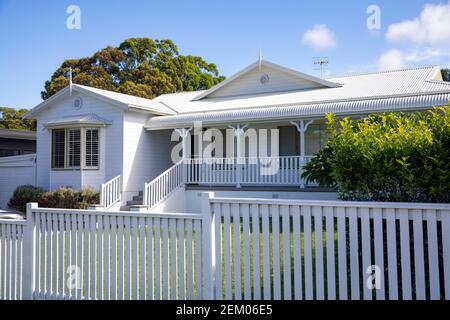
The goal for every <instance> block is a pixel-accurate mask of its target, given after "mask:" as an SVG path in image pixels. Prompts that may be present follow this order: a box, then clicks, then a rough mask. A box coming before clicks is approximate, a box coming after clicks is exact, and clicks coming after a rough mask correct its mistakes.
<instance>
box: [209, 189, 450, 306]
mask: <svg viewBox="0 0 450 320" xmlns="http://www.w3.org/2000/svg"><path fill="white" fill-rule="evenodd" d="M210 211H211V212H212V215H213V217H212V220H213V224H214V226H213V234H214V235H213V238H214V239H215V241H214V246H215V247H214V248H213V256H214V257H215V261H214V263H213V265H214V270H215V279H214V286H215V298H216V299H222V298H226V299H276V300H277V299H285V300H290V299H308V300H310V299H317V300H322V299H329V300H334V299H340V300H346V299H353V300H359V299H365V300H372V299H374V298H375V299H379V300H385V299H390V300H397V299H404V300H410V299H417V300H423V299H433V300H434V299H444V298H445V299H450V205H437V204H436V205H435V204H411V203H408V204H404V203H370V202H367V203H364V202H342V201H292V200H273V199H268V200H265V199H226V198H212V199H210ZM371 266H378V267H375V268H376V269H377V272H376V273H374V274H378V275H379V282H378V284H379V287H378V289H376V290H372V289H371V287H370V286H367V281H368V279H369V278H370V277H371V275H372V273H370V274H367V270H368V269H369V270H370V268H371ZM241 272H242V273H241ZM370 279H371V278H370Z"/></svg>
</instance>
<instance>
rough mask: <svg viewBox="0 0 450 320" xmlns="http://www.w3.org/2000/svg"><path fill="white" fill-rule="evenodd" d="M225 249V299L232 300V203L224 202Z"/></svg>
mask: <svg viewBox="0 0 450 320" xmlns="http://www.w3.org/2000/svg"><path fill="white" fill-rule="evenodd" d="M223 239H224V240H223V242H224V246H223V250H224V255H223V256H224V260H225V261H224V263H225V299H227V300H231V290H232V287H231V286H232V280H231V252H232V248H231V226H230V204H229V203H224V204H223Z"/></svg>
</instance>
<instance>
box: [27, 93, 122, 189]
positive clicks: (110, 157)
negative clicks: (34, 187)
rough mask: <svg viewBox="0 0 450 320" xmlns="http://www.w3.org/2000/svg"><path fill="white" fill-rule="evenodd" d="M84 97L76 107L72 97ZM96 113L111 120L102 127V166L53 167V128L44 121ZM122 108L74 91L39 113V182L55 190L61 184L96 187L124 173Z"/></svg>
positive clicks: (41, 185)
mask: <svg viewBox="0 0 450 320" xmlns="http://www.w3.org/2000/svg"><path fill="white" fill-rule="evenodd" d="M77 97H81V98H82V99H83V106H82V108H81V109H76V108H74V105H73V101H74V100H75V99H76V98H77ZM85 114H97V115H101V117H102V118H104V119H107V120H108V121H110V122H111V125H108V126H106V127H104V128H102V129H101V130H100V162H99V163H100V168H99V170H86V171H84V172H83V174H81V172H80V171H79V170H51V131H50V130H48V129H47V128H45V127H44V124H46V123H48V122H51V121H56V120H58V119H61V118H65V117H70V116H82V115H85ZM122 128H123V111H122V110H120V109H119V108H116V107H114V106H112V105H111V104H108V103H106V102H104V101H101V100H98V99H95V98H92V97H89V96H86V95H84V94H78V93H77V94H74V95H73V96H71V97H66V98H64V99H60V100H58V101H55V102H54V103H53V104H52V105H51V106H50V107H49V108H46V109H45V110H43V111H42V112H40V113H39V114H38V116H37V151H36V154H37V172H38V176H37V184H38V186H40V187H43V188H45V189H50V190H54V189H56V188H58V187H61V186H72V187H74V188H80V187H84V186H86V187H87V186H90V187H93V188H95V189H98V188H99V187H100V184H101V183H104V182H105V181H107V180H108V179H110V178H112V177H114V176H116V175H118V174H121V172H122V157H121V156H120V155H122V153H123V143H122V141H123V135H122V132H123V130H122Z"/></svg>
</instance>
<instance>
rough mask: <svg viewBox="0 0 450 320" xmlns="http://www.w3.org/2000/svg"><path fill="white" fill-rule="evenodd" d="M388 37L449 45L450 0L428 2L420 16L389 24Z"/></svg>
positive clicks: (406, 41)
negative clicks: (440, 2)
mask: <svg viewBox="0 0 450 320" xmlns="http://www.w3.org/2000/svg"><path fill="white" fill-rule="evenodd" d="M386 39H388V40H389V41H391V42H394V43H406V44H416V45H432V46H441V45H445V46H448V45H449V43H450V2H449V3H448V4H427V5H425V7H424V8H423V10H422V12H421V13H420V16H419V17H417V18H414V19H412V20H406V21H402V22H400V23H395V24H392V25H390V26H389V28H388V31H387V33H386Z"/></svg>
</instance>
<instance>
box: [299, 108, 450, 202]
mask: <svg viewBox="0 0 450 320" xmlns="http://www.w3.org/2000/svg"><path fill="white" fill-rule="evenodd" d="M327 119H328V125H329V130H330V131H331V138H330V140H329V141H328V143H327V145H326V147H325V148H324V149H323V150H321V151H320V152H319V153H318V155H317V157H316V158H314V159H313V160H312V161H311V162H310V163H309V164H308V165H307V166H306V167H305V172H304V174H303V177H305V178H307V180H308V181H312V180H316V181H317V182H318V183H319V184H320V185H322V186H334V187H336V188H337V190H338V192H339V198H340V199H342V200H361V201H401V202H403V201H408V202H409V201H418V202H419V201H420V202H450V107H449V106H445V107H440V108H435V109H434V110H432V111H429V112H421V113H396V112H391V113H382V114H374V115H370V116H368V117H366V118H364V119H360V120H350V119H348V118H344V119H342V120H337V119H336V117H335V116H334V115H331V114H329V115H327Z"/></svg>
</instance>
